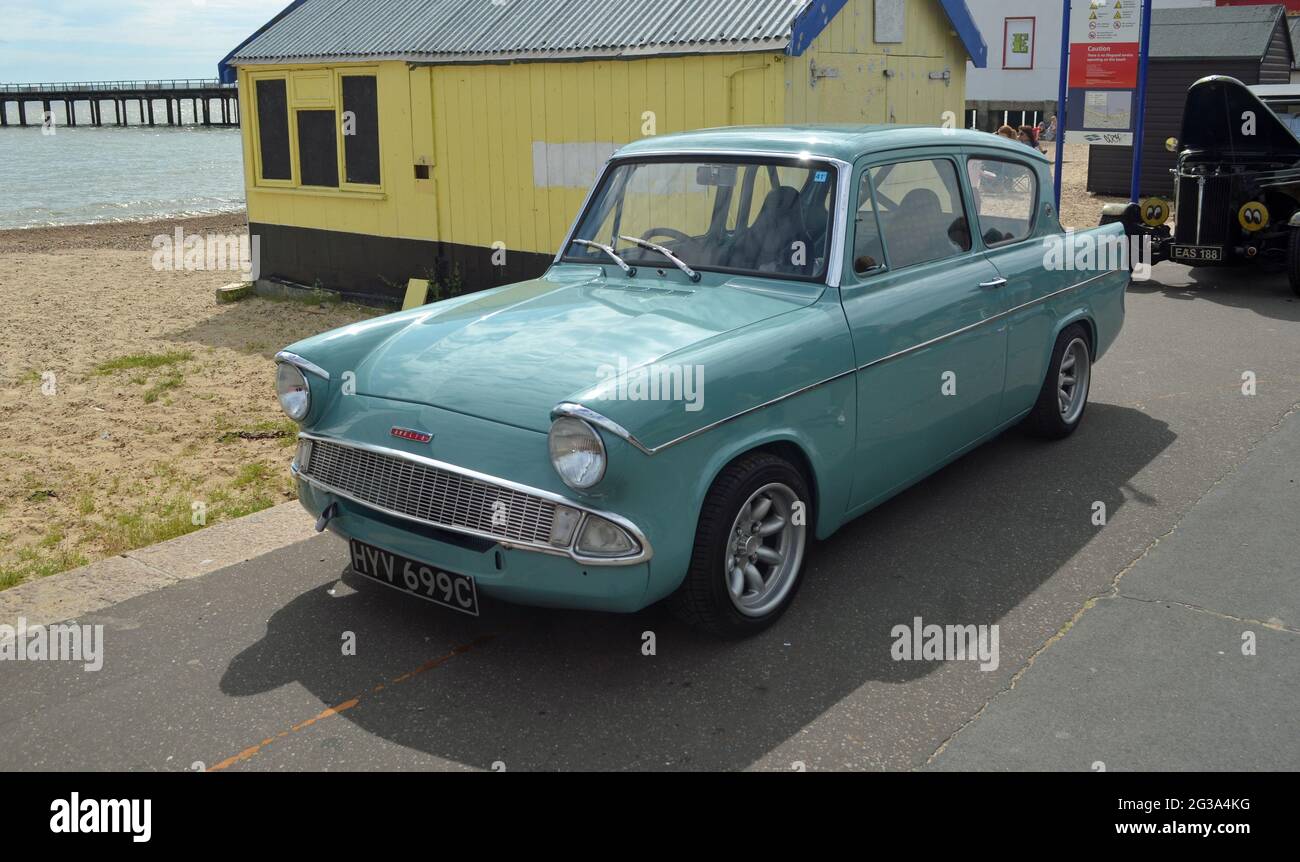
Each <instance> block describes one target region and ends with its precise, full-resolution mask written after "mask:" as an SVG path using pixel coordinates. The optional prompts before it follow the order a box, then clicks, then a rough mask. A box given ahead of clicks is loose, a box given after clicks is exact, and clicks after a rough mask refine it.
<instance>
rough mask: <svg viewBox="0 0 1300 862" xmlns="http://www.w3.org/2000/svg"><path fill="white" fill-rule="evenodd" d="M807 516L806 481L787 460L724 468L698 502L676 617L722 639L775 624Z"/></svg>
mask: <svg viewBox="0 0 1300 862" xmlns="http://www.w3.org/2000/svg"><path fill="white" fill-rule="evenodd" d="M810 519H811V506H810V503H809V494H808V483H807V481H806V480H805V479H804V477H803V475H802V474H801V473H800V472H799V471H798V470H797V469H795V468H794V467H793V466H791V465H790V464H789V463H788V462H787V461H785V460H784V459H782V458H778V457H777V456H775V455H772V454H769V453H766V452H757V453H753V454H750V455H745V456H743V457H741V458H740V459H739V460H737V461H735V462H734V463H732V464H730V465H729V466H728V467H727V468H726V469H725V470H723V471H722V473H721V474H720V475H719V476H718V478H717V480H715V481H714V483H713V487H712V488H710V489H709V493H708V496H707V497H706V498H705V500H704V506H703V508H702V509H701V511H700V521H699V525H698V527H697V528H696V531H695V547H694V550H693V551H692V552H691V563H690V568H689V570H688V571H687V573H686V580H685V581H683V583H682V585H681V587H680V588H679V589H678V590H677V592H676V593H675V594H674V595H673V599H672V607H673V611H674V613H676V615H677V616H678V617H679V618H680V619H681V620H682V621H684V622H686V623H687V624H689V625H691V626H694V627H695V628H698V629H701V630H703V631H707V632H709V633H711V634H715V635H719V636H722V637H728V638H741V637H748V636H749V635H753V634H757V633H758V632H760V631H762V630H763V629H765V628H767V627H768V626H770V625H771V624H772V623H774V622H776V620H777V619H779V618H780V616H781V614H783V613H785V611H786V609H787V608H788V607H790V603H791V602H792V601H793V600H794V596H795V593H796V592H797V591H798V589H799V584H800V581H801V580H802V575H803V558H804V550H805V548H806V546H807V543H808V527H807V524H808V522H809V520H810Z"/></svg>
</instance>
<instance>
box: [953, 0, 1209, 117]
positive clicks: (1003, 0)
mask: <svg viewBox="0 0 1300 862" xmlns="http://www.w3.org/2000/svg"><path fill="white" fill-rule="evenodd" d="M966 5H967V6H968V7H969V8H970V11H971V15H972V16H973V17H974V18H975V23H976V24H977V25H978V26H979V28H980V33H982V34H983V35H984V42H985V44H987V45H988V46H989V62H988V68H987V69H976V68H975V67H974V66H973V65H971V64H970V63H967V65H966V99H967V100H968V101H981V102H983V101H1012V102H1053V101H1055V100H1056V95H1057V87H1058V86H1059V84H1060V79H1061V23H1062V18H1063V15H1062V9H1063V6H1062V4H1061V0H966ZM1213 5H1214V0H1155V7H1154V8H1156V9H1171V8H1175V7H1179V6H1213ZM1023 17H1034V18H1037V19H1038V20H1037V34H1036V37H1035V39H1034V68H1033V69H1032V70H1026V69H1003V68H1002V60H1003V58H1002V50H1003V48H1002V42H1003V40H1002V33H1003V28H1004V25H1005V22H1006V19H1007V18H1023Z"/></svg>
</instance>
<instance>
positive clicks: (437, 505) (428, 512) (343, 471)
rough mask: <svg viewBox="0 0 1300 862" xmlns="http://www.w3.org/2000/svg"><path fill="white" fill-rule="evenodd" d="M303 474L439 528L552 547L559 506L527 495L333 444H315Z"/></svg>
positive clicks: (454, 474)
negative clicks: (553, 528) (552, 531)
mask: <svg viewBox="0 0 1300 862" xmlns="http://www.w3.org/2000/svg"><path fill="white" fill-rule="evenodd" d="M303 472H304V474H305V475H306V476H308V477H310V478H312V479H314V480H316V481H317V482H319V483H321V484H322V485H325V486H326V487H328V488H332V489H334V490H336V491H339V492H341V493H343V494H346V495H347V496H349V497H352V498H354V499H356V500H358V501H360V502H362V503H368V504H370V505H372V506H376V507H379V508H381V509H387V510H388V511H390V512H396V513H398V514H401V515H406V516H407V517H410V518H415V519H417V520H420V521H423V522H425V523H428V524H433V525H434V526H438V527H447V528H450V529H462V530H473V531H475V532H478V533H482V534H484V535H488V536H495V537H498V538H501V539H510V540H514V541H517V542H532V543H536V544H541V545H549V544H550V537H551V522H552V521H553V520H554V519H555V508H556V504H555V503H552V502H550V501H549V500H543V499H542V498H540V497H534V496H533V495H531V494H526V493H524V492H523V491H516V490H514V489H512V488H504V487H501V486H500V485H494V484H491V483H489V482H484V481H482V480H480V479H475V478H472V477H469V476H463V475H461V474H459V473H453V472H451V471H450V470H443V469H440V468H437V467H432V466H427V465H424V464H420V463H418V462H415V461H409V460H407V459H405V458H399V457H397V456H394V455H384V454H381V453H379V452H371V451H369V450H366V449H358V448H356V447H355V446H347V445H343V444H340V443H334V442H330V441H327V440H313V441H312V450H311V457H310V460H309V461H308V463H307V467H306V469H305V470H304V471H303ZM499 504H504V505H499ZM494 514H497V518H496V519H495V520H496V521H497V524H496V526H493V523H492V522H493V520H494V519H493V515H494Z"/></svg>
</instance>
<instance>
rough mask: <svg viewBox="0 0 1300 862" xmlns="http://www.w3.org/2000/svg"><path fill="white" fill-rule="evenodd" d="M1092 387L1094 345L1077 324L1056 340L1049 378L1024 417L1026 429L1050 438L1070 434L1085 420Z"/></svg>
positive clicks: (1033, 433) (1036, 435) (1085, 331)
mask: <svg viewBox="0 0 1300 862" xmlns="http://www.w3.org/2000/svg"><path fill="white" fill-rule="evenodd" d="M1091 387H1092V348H1091V347H1090V346H1089V343H1088V331H1087V330H1086V329H1084V328H1083V326H1081V325H1079V324H1077V323H1076V324H1075V325H1073V326H1068V327H1066V329H1065V331H1064V332H1062V333H1061V334H1060V336H1058V337H1057V339H1056V346H1055V347H1054V348H1053V349H1052V361H1051V362H1050V363H1049V364H1048V366H1047V378H1046V379H1045V380H1044V381H1043V388H1042V389H1041V390H1040V391H1039V393H1038V401H1037V403H1036V404H1034V409H1033V410H1031V411H1030V413H1029V416H1028V417H1026V418H1025V430H1026V431H1028V432H1029V433H1030V434H1032V435H1033V436H1035V437H1042V438H1044V439H1047V440H1060V439H1062V438H1065V437H1069V436H1070V435H1071V434H1073V433H1074V431H1075V429H1076V428H1078V427H1079V423H1081V422H1082V421H1083V413H1084V411H1085V410H1086V409H1087V407H1088V393H1089V391H1090V389H1091Z"/></svg>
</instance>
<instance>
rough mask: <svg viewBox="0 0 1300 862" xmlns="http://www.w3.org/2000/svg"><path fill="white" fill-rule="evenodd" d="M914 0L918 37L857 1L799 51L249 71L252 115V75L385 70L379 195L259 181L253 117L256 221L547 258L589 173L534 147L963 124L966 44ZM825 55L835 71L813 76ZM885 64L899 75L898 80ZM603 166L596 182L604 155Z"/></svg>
mask: <svg viewBox="0 0 1300 862" xmlns="http://www.w3.org/2000/svg"><path fill="white" fill-rule="evenodd" d="M907 10H908V11H907V32H906V37H907V41H906V42H905V43H902V44H896V45H877V44H875V43H874V41H873V30H874V8H873V0H850V2H849V3H848V4H847V5H846V6H845V8H844V9H843V10H842V11H841V12H840V13H839V15H837V16H836V18H835V19H834V21H832V23H831V24H830V26H829V27H828V28H827V29H826V30H825V31H824V32H823V33H821V34H820V35H819V36H818V38H817V39H816V40H815V41H814V42H813V44H812V46H811V47H810V48H809V50H808V51H807V52H806V53H805V54H804V55H803V56H801V57H787V56H786V55H784V54H782V53H779V52H771V53H748V54H713V55H699V56H685V57H648V58H644V59H635V60H595V61H581V62H544V63H512V64H473V65H471V64H459V65H444V66H434V67H428V66H416V67H411V66H408V65H407V64H405V63H399V62H384V63H378V64H372V65H367V64H340V65H337V66H334V67H323V66H286V67H272V66H247V67H242V68H241V69H240V72H239V82H240V93H241V99H242V100H243V104H242V105H241V107H242V109H243V110H242V116H244V117H245V118H249V119H254V114H255V112H254V110H253V107H252V106H251V105H250V104H249V102H250V101H251V99H252V93H253V89H252V85H251V76H255V75H258V74H267V73H275V72H287V73H288V74H289V75H290V76H292V75H294V74H297V73H304V74H312V73H319V71H320V70H322V69H328V68H334V69H361V68H373V69H374V70H375V71H376V74H377V76H378V79H379V80H378V85H379V91H378V92H379V115H380V157H381V170H382V173H383V188H382V190H380V191H378V192H354V191H331V190H317V189H278V188H264V187H261V186H259V185H258V184H257V182H256V181H255V180H256V178H255V176H254V164H255V161H254V153H253V149H252V147H253V141H254V140H255V123H254V122H246V123H244V165H245V181H246V186H247V189H248V213H249V220H250V221H252V222H255V223H272V224H280V225H292V226H298V227H305V228H319V229H324V230H334V231H344V232H350V233H360V234H372V235H377V236H385V237H395V238H405V239H422V240H438V241H443V242H450V243H457V244H460V245H466V246H477V247H481V248H490V247H492V246H493V244H494V243H497V242H500V243H504V244H505V248H506V250H507V252H509V251H526V252H537V253H543V254H551V253H553V252H554V251H555V250H556V248H557V247H558V246H559V243H560V242H561V240H562V238H563V235H564V233H565V231H566V230H567V229H568V228H569V226H570V224H571V223H572V221H573V219H574V217H575V216H576V214H577V212H578V209H579V207H580V206H581V204H582V200H583V198H584V197H585V195H586V193H587V186H588V185H589V183H590V179H591V178H592V177H585V178H584V179H583V180H582V181H581V182H580V183H577V182H575V183H573V184H568V185H561V186H558V187H557V186H555V185H548V186H546V187H540V188H539V187H537V186H536V185H535V184H534V179H533V177H534V165H533V161H534V144H535V143H543V144H549V145H565V144H578V145H581V144H591V145H594V146H596V147H602V148H606V149H613V148H614V147H617V146H621V145H623V144H626V143H628V142H630V141H633V140H636V139H638V138H640V137H642V136H643V133H644V130H645V124H646V122H647V121H646V119H645V115H646V114H647V113H651V114H653V118H654V119H653V123H654V129H653V131H654V133H655V134H665V133H669V132H677V131H683V130H688V129H697V128H705V127H710V126H727V125H747V124H782V123H845V122H847V123H855V122H872V123H880V122H891V121H892V122H898V123H919V124H928V125H938V124H939V123H940V122H941V115H942V113H943V112H944V111H948V110H950V111H953V112H954V113H955V115H956V116H957V117H958V118H959V119H960V117H961V116H962V111H963V109H964V107H965V73H966V62H965V51H964V49H963V48H962V45H961V42H960V41H959V40H958V38H957V36H956V35H955V34H954V33H952V31H951V29H950V25H949V22H948V20H947V18H946V16H945V15H944V13H943V11H942V8H941V7H940V5H939V4H938V3H937V2H926V3H908V4H907ZM814 63H815V64H816V65H817V66H819V67H823V68H833V69H835V70H836V71H837V73H838V77H834V78H823V79H820V80H819V81H818V82H817V84H816V86H815V87H814V86H812V85H811V84H810V77H809V76H810V70H811V68H812V65H813V64H814ZM886 68H888V69H890V70H892V71H893V72H894V73H895V74H894V77H892V78H886V76H885V74H884V70H885V69H886ZM944 68H948V69H950V70H951V72H952V80H951V82H950V83H949V84H948V85H947V86H945V85H944V83H943V82H942V81H931V80H929V79H928V77H927V75H928V73H929V72H931V71H941V70H942V69H944ZM292 92H293V88H292V87H290V93H292ZM290 107H291V108H292V107H293V106H292V104H291V106H290ZM291 125H292V122H291ZM294 158H295V159H296V153H295V154H294ZM416 164H428V165H430V176H431V178H430V179H428V180H417V179H416V176H415V165H416ZM591 169H592V176H593V177H594V170H595V165H594V164H592V165H591Z"/></svg>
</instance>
